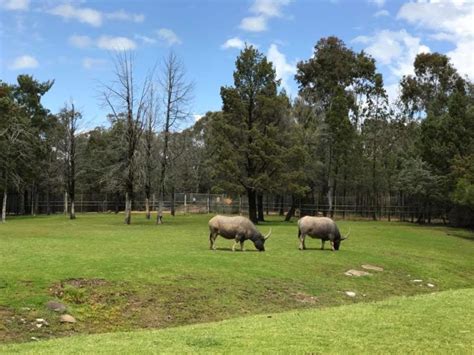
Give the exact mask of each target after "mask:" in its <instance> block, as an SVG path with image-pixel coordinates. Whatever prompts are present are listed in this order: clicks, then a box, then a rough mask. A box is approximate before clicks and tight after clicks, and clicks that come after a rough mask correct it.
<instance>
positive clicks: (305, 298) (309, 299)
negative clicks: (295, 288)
mask: <svg viewBox="0 0 474 355" xmlns="http://www.w3.org/2000/svg"><path fill="white" fill-rule="evenodd" d="M294 296H295V299H296V300H297V301H298V302H302V303H310V304H315V303H317V302H318V301H319V300H318V298H317V297H316V296H311V295H308V294H307V293H304V292H298V293H295V295H294Z"/></svg>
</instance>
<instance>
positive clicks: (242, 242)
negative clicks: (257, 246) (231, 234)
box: [240, 240, 244, 251]
mask: <svg viewBox="0 0 474 355" xmlns="http://www.w3.org/2000/svg"><path fill="white" fill-rule="evenodd" d="M240 251H244V241H243V240H241V241H240Z"/></svg>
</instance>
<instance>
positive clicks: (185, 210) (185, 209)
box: [184, 194, 187, 214]
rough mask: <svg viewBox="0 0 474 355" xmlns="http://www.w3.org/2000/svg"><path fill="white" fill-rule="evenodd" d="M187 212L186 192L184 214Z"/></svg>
mask: <svg viewBox="0 0 474 355" xmlns="http://www.w3.org/2000/svg"><path fill="white" fill-rule="evenodd" d="M186 213H187V198H186V194H184V214H186Z"/></svg>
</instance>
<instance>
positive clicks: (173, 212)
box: [171, 186, 176, 217]
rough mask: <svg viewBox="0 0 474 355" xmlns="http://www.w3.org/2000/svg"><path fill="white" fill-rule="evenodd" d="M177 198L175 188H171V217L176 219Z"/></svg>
mask: <svg viewBox="0 0 474 355" xmlns="http://www.w3.org/2000/svg"><path fill="white" fill-rule="evenodd" d="M175 202H176V201H175V196H174V186H173V187H172V188H171V215H172V216H173V217H174V216H175V214H176V211H175Z"/></svg>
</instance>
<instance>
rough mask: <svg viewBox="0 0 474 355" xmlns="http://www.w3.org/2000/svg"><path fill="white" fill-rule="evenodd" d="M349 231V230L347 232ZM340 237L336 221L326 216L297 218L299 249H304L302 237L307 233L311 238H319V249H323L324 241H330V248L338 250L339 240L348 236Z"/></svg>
mask: <svg viewBox="0 0 474 355" xmlns="http://www.w3.org/2000/svg"><path fill="white" fill-rule="evenodd" d="M349 233H350V232H349ZM349 233H347V235H346V236H345V237H341V233H339V228H337V225H336V223H335V222H334V221H333V220H332V219H331V218H328V217H311V216H305V217H303V218H301V219H300V220H298V238H299V240H300V247H299V248H300V250H304V249H306V246H305V245H304V239H305V237H306V236H307V235H309V236H310V237H311V238H318V239H321V250H322V249H324V242H325V241H326V240H329V241H330V242H331V247H332V250H339V246H340V245H341V241H343V240H344V239H346V238H347V237H348V236H349Z"/></svg>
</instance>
